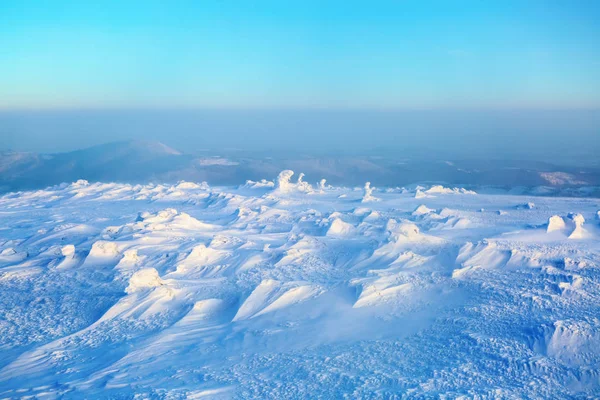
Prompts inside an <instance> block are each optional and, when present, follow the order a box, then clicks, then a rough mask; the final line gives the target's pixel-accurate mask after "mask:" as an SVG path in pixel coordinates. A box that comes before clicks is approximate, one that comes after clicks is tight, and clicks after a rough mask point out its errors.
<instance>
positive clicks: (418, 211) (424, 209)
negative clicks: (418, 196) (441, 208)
mask: <svg viewBox="0 0 600 400" xmlns="http://www.w3.org/2000/svg"><path fill="white" fill-rule="evenodd" d="M434 212H435V210H434V209H432V208H429V207H427V206H426V205H425V204H421V205H420V206H419V207H417V208H416V209H415V211H413V213H412V215H414V216H419V215H426V214H430V213H434Z"/></svg>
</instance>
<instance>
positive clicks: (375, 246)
mask: <svg viewBox="0 0 600 400" xmlns="http://www.w3.org/2000/svg"><path fill="white" fill-rule="evenodd" d="M293 177H295V175H294V176H292V175H291V171H290V172H286V171H284V172H283V173H282V174H280V176H279V177H278V178H277V179H275V180H273V181H262V182H248V183H247V184H246V185H243V186H240V187H208V185H206V184H194V183H189V182H182V183H180V184H178V185H173V186H170V185H127V184H111V183H106V184H101V183H96V184H89V183H87V182H85V181H79V182H76V183H73V184H70V185H61V186H57V187H52V188H48V189H46V190H39V191H32V192H19V193H9V194H6V195H4V196H2V197H0V222H1V223H0V354H1V356H0V398H18V397H26V396H30V397H37V398H46V397H47V398H54V397H67V398H93V397H108V398H131V397H133V396H134V395H135V396H137V398H169V399H178V398H204V397H208V398H215V397H216V398H221V397H223V398H229V397H239V398H275V399H282V398H342V397H346V398H390V397H398V398H419V397H425V398H436V397H442V398H458V397H461V396H464V398H557V399H558V398H560V399H564V398H570V397H577V396H581V397H590V398H594V397H598V396H600V372H599V368H600V225H599V224H600V221H599V220H598V210H599V209H600V200H598V199H591V198H587V199H585V198H577V199H574V198H556V197H555V198H546V197H524V196H509V195H482V194H476V193H474V192H471V191H466V190H461V189H454V188H444V187H441V186H435V187H419V188H416V189H411V190H405V189H401V188H397V189H382V188H377V187H375V188H374V187H372V186H371V185H365V186H364V188H363V187H359V188H339V187H331V186H328V185H327V183H326V182H324V181H322V182H319V184H315V185H310V184H308V183H306V182H304V181H303V180H302V179H300V180H298V181H296V180H294V179H292V180H290V178H293Z"/></svg>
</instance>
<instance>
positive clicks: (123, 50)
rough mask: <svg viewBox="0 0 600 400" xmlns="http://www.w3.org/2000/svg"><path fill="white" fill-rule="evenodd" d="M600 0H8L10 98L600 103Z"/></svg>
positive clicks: (247, 103)
mask: <svg viewBox="0 0 600 400" xmlns="http://www.w3.org/2000/svg"><path fill="white" fill-rule="evenodd" d="M599 71H600V1H597V0H590V1H580V0H562V1H559V0H555V1H540V0H520V1H517V0H502V1H493V0H456V1H450V0H442V1H434V0H415V1H409V0H396V1H364V0H363V1H348V0H347V1H324V0H321V1H312V0H301V1H281V0H279V1H214V2H213V1H152V0H143V1H134V0H127V1H108V0H106V1H27V0H14V1H13V0H2V1H0V109H40V108H42V109H55V108H60V109H79V108H113V109H114V108H116V109H119V108H148V107H150V108H154V107H158V108H187V107H191V108H195V107H200V108H224V109H228V108H236V109H240V108H241V109H254V108H266V109H272V108H276V109H277V108H299V109H305V108H308V109H311V108H326V109H328V108H333V109H336V108H359V109H360V108H367V109H447V108H450V109H452V108H467V109H469V108H485V109H496V108H501V109H506V108H508V109H528V108H538V109H540V108H541V109H548V108H549V109H556V108H558V109H590V108H591V109H597V108H600V72H599Z"/></svg>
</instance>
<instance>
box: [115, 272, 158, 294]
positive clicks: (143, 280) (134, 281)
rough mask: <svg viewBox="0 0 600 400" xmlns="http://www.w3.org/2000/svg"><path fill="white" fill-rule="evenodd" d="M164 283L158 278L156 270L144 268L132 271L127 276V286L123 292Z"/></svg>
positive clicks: (129, 292) (133, 291) (132, 291)
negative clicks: (130, 274) (132, 272)
mask: <svg viewBox="0 0 600 400" xmlns="http://www.w3.org/2000/svg"><path fill="white" fill-rule="evenodd" d="M161 285H164V281H163V280H162V279H160V276H159V275H158V271H157V270H156V269H154V268H144V269H141V270H139V271H137V272H136V273H134V274H133V275H132V276H131V278H129V286H127V288H126V289H125V293H128V294H131V293H135V292H137V291H140V290H143V289H148V288H154V287H158V286H161Z"/></svg>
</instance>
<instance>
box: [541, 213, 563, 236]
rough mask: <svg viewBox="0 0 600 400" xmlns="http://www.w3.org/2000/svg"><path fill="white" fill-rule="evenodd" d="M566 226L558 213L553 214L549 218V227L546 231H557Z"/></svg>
mask: <svg viewBox="0 0 600 400" xmlns="http://www.w3.org/2000/svg"><path fill="white" fill-rule="evenodd" d="M565 228H566V225H565V221H564V220H563V219H562V218H561V217H560V216H558V215H553V216H551V217H550V218H548V228H546V232H548V233H550V232H555V231H561V230H563V229H565Z"/></svg>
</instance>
